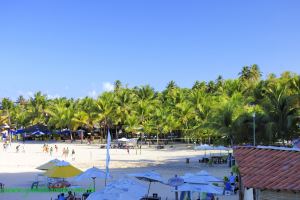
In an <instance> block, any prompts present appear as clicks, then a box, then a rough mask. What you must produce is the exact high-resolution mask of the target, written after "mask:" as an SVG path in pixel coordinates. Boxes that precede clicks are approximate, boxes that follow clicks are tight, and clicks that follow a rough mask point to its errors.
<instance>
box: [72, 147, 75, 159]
mask: <svg viewBox="0 0 300 200" xmlns="http://www.w3.org/2000/svg"><path fill="white" fill-rule="evenodd" d="M72 160H73V161H74V160H75V150H74V149H72Z"/></svg>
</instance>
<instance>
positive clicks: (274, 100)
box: [263, 85, 299, 143]
mask: <svg viewBox="0 0 300 200" xmlns="http://www.w3.org/2000/svg"><path fill="white" fill-rule="evenodd" d="M286 91H287V87H286V86H280V85H276V86H272V87H270V88H267V89H266V94H265V97H266V98H265V99H264V100H265V101H264V104H263V108H264V110H265V112H266V113H267V115H268V117H269V120H270V121H269V126H270V128H271V129H272V130H273V131H274V133H273V134H274V135H275V138H281V139H282V142H283V143H284V140H285V139H286V140H288V139H292V137H293V134H292V132H291V130H292V128H295V126H296V120H295V117H296V113H297V110H299V95H294V96H288V95H286Z"/></svg>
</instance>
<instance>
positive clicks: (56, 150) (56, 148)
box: [54, 145, 58, 153]
mask: <svg viewBox="0 0 300 200" xmlns="http://www.w3.org/2000/svg"><path fill="white" fill-rule="evenodd" d="M54 148H55V152H56V153H57V152H58V147H57V145H55V146H54Z"/></svg>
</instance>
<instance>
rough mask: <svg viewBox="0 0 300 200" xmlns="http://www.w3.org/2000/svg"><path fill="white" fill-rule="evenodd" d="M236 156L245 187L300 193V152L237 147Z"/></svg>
mask: <svg viewBox="0 0 300 200" xmlns="http://www.w3.org/2000/svg"><path fill="white" fill-rule="evenodd" d="M234 156H235V158H236V162H237V164H238V166H239V170H240V174H241V177H242V181H243V184H244V186H245V187H249V188H258V189H270V190H289V191H300V151H294V150H290V151H289V150H282V149H271V148H270V149H266V148H256V147H236V148H235V149H234Z"/></svg>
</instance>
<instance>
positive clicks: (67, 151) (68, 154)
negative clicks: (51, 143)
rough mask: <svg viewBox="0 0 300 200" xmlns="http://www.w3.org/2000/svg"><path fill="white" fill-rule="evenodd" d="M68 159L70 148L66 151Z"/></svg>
mask: <svg viewBox="0 0 300 200" xmlns="http://www.w3.org/2000/svg"><path fill="white" fill-rule="evenodd" d="M66 157H69V147H67V149H66Z"/></svg>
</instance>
